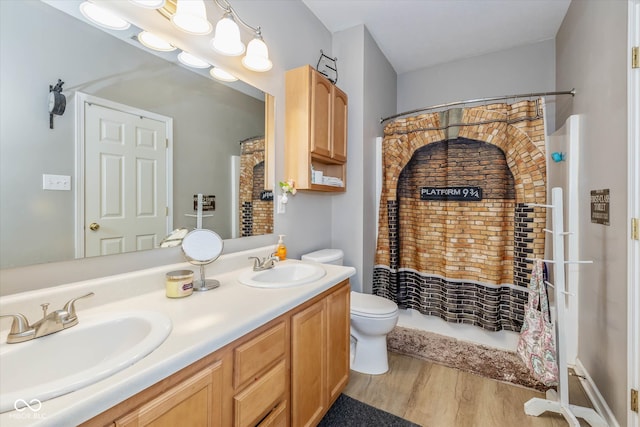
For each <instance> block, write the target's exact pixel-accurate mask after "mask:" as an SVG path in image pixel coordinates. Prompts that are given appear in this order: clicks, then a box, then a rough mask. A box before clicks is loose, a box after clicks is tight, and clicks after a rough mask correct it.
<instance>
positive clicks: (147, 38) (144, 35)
mask: <svg viewBox="0 0 640 427" xmlns="http://www.w3.org/2000/svg"><path fill="white" fill-rule="evenodd" d="M138 41H139V42H140V43H142V45H143V46H145V47H148V48H149V49H153V50H158V51H160V52H171V51H174V50H176V48H175V46H173V45H171V43H169V42H168V41H166V40H165V39H163V38H160V37H158V36H156V35H155V34H153V33H150V32H149V31H142V32H140V34H138Z"/></svg>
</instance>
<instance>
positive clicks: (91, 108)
mask: <svg viewBox="0 0 640 427" xmlns="http://www.w3.org/2000/svg"><path fill="white" fill-rule="evenodd" d="M84 116H85V120H84V133H85V144H84V152H85V165H84V169H85V170H84V172H85V173H84V176H85V180H84V187H85V188H84V196H85V203H84V206H85V209H84V235H85V256H96V255H109V254H116V253H123V252H131V251H137V250H143V249H152V248H155V247H157V246H158V243H159V242H160V241H161V240H162V238H164V236H165V235H166V234H167V206H168V203H167V143H166V141H167V124H166V123H165V122H164V121H161V120H156V119H152V118H148V117H146V116H142V115H139V114H132V113H128V112H124V111H119V110H117V109H113V108H109V107H104V106H101V105H98V104H96V103H89V102H85V103H84Z"/></svg>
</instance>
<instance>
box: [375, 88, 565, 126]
mask: <svg viewBox="0 0 640 427" xmlns="http://www.w3.org/2000/svg"><path fill="white" fill-rule="evenodd" d="M550 95H571V96H575V95H576V90H575V89H571V90H562V91H558V92H537V93H521V94H520V95H504V96H494V97H492V98H478V99H468V100H466V101H456V102H448V103H446V104H440V105H432V106H431V107H426V108H418V109H416V110H411V111H405V112H404V113H399V114H394V115H393V116H389V117H385V118H383V119H380V123H384V122H386V121H387V120H391V119H395V118H397V117H400V116H406V115H407V114H413V113H419V112H421V111H429V110H436V109H438V108H445V107H453V106H454V105H464V104H473V103H476V102H486V101H498V100H500V99H509V98H530V97H532V96H550Z"/></svg>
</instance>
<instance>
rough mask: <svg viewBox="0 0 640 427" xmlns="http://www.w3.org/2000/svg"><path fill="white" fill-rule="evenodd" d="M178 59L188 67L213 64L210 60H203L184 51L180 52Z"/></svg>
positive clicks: (206, 66)
mask: <svg viewBox="0 0 640 427" xmlns="http://www.w3.org/2000/svg"><path fill="white" fill-rule="evenodd" d="M178 61H180V62H181V63H183V64H184V65H186V66H187V67H193V68H209V67H210V66H211V64H209V63H208V62H206V61H203V60H202V59H200V58H198V57H197V56H195V55H192V54H190V53H189V52H184V51H183V52H180V54H178Z"/></svg>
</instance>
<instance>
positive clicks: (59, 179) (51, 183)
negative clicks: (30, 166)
mask: <svg viewBox="0 0 640 427" xmlns="http://www.w3.org/2000/svg"><path fill="white" fill-rule="evenodd" d="M42 189H43V190H61V191H69V190H71V177H70V176H68V175H49V174H43V175H42Z"/></svg>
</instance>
